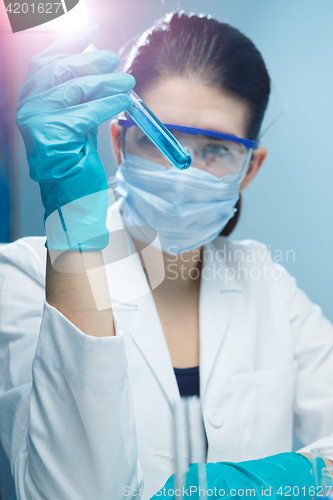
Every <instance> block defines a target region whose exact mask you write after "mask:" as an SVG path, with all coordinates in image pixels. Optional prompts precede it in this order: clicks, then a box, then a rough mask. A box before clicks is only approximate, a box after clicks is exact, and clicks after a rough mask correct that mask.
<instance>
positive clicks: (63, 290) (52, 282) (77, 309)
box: [46, 251, 115, 337]
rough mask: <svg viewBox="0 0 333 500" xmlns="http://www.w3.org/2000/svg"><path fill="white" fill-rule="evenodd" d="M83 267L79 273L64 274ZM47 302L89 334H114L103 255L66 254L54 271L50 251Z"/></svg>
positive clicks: (58, 259) (91, 253)
mask: <svg viewBox="0 0 333 500" xmlns="http://www.w3.org/2000/svg"><path fill="white" fill-rule="evenodd" d="M80 267H81V269H82V270H83V271H82V272H80V273H70V272H62V271H63V270H66V271H68V270H71V269H78V268H80ZM56 269H58V270H56ZM59 269H61V271H59ZM88 270H90V274H89V277H88ZM91 270H93V273H92V272H91ZM46 300H47V302H48V303H49V304H50V305H51V306H53V307H55V308H56V309H58V311H60V312H61V313H62V314H63V315H64V316H65V317H66V318H67V319H68V320H69V321H70V322H71V323H73V324H74V325H75V326H76V327H77V328H79V329H80V330H81V331H82V332H83V333H85V334H86V335H91V336H93V337H108V336H113V335H115V328H114V322H113V313H112V308H111V301H110V298H109V289H108V284H107V279H106V273H105V268H104V263H103V256H102V252H99V251H98V252H97V251H96V252H70V251H67V252H64V253H63V254H61V255H60V256H59V257H58V258H57V265H56V266H55V268H54V267H53V266H52V263H51V259H50V254H49V252H47V265H46ZM101 303H102V304H103V307H102V309H101V306H100V304H101Z"/></svg>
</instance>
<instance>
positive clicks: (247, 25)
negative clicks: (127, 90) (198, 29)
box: [0, 0, 333, 321]
mask: <svg viewBox="0 0 333 500" xmlns="http://www.w3.org/2000/svg"><path fill="white" fill-rule="evenodd" d="M81 1H84V0H81ZM85 4H86V6H87V8H88V9H89V11H90V18H91V19H94V20H96V21H97V22H99V24H100V26H101V32H100V35H99V36H98V38H97V40H96V46H97V47H98V48H108V49H111V50H113V51H118V49H119V48H120V47H121V46H122V45H123V44H124V43H125V42H126V41H127V40H129V39H130V38H132V37H133V36H135V35H137V34H139V33H140V32H141V31H143V30H144V29H146V28H148V27H149V26H150V24H151V23H152V22H153V21H154V20H155V19H156V18H157V17H159V16H161V15H162V14H164V13H166V12H169V11H170V10H173V9H177V7H178V8H180V9H184V10H185V11H186V12H191V11H193V12H195V13H200V12H202V13H204V14H211V15H212V16H213V17H216V18H217V19H219V20H223V21H228V22H230V23H231V24H232V25H234V26H236V27H238V28H239V29H240V30H241V31H242V32H244V33H245V34H246V35H248V36H249V37H250V38H251V39H252V40H253V41H254V43H255V44H256V45H257V47H258V48H259V50H260V51H261V53H262V55H263V57H264V59H265V61H266V63H267V66H268V70H269V72H270V75H271V78H272V82H273V89H272V95H271V101H270V105H269V110H268V113H267V116H266V119H265V122H264V126H263V129H265V128H266V127H267V126H268V125H269V124H270V123H271V122H272V121H273V120H274V119H275V118H276V116H277V115H280V117H279V118H278V120H277V121H276V122H275V124H274V125H273V127H272V128H271V129H270V131H269V132H268V133H267V134H266V135H265V136H264V138H263V141H262V142H263V145H264V146H265V147H267V148H268V157H267V160H266V162H265V164H264V166H263V168H262V171H261V172H260V173H259V175H258V177H257V178H256V179H255V181H254V182H253V184H251V185H250V186H249V187H248V188H247V189H246V191H245V192H244V195H243V202H244V203H243V212H242V217H241V221H240V223H239V225H238V226H237V229H236V231H235V232H234V233H233V239H244V238H251V239H256V240H259V241H261V242H263V243H265V244H267V245H268V246H269V248H270V249H271V250H272V251H273V256H277V255H279V256H280V259H281V255H282V261H281V264H283V265H284V266H285V267H286V268H287V269H288V270H289V272H290V273H291V274H293V275H294V276H295V277H296V278H297V281H298V285H299V286H300V287H301V288H303V289H304V290H305V291H306V293H307V294H308V295H309V297H310V298H311V299H312V300H313V301H314V302H316V303H318V304H319V305H320V306H321V307H322V308H323V310H324V313H325V315H326V316H327V317H328V318H329V319H330V320H331V321H333V310H332V307H331V302H332V281H333V265H332V261H331V254H332V250H333V233H332V223H331V218H332V214H333V198H332V196H331V189H332V184H333V168H332V143H333V141H332V115H333V99H332V89H333V55H332V53H333V30H332V19H333V1H332V0H319V1H317V2H315V1H314V0H311V1H310V0H292V1H290V0H179V1H178V2H175V1H169V0H165V1H164V2H163V3H162V2H160V1H158V0H141V1H135V0H122V1H119V0H116V1H115V0H113V1H112V2H110V1H106V0H86V1H85ZM45 26H46V25H45ZM2 36H5V35H2ZM7 36H10V35H7ZM12 36H13V35H12ZM15 36H16V41H15V54H16V57H15V58H14V59H15V60H13V63H12V64H13V65H14V68H13V69H12V73H13V85H12V91H13V92H14V93H15V99H17V96H16V94H17V92H18V89H19V87H20V86H21V85H22V83H23V81H24V79H25V76H26V72H27V66H28V62H29V59H30V57H31V56H32V55H33V54H34V53H37V52H38V51H39V50H41V49H42V48H43V47H45V46H46V45H47V44H48V43H50V42H51V41H52V40H53V39H54V38H55V37H56V35H55V34H54V33H48V32H47V29H46V28H44V32H40V33H39V34H38V36H37V34H36V36H35V37H33V36H31V33H30V35H29V32H26V33H21V34H17V35H15ZM0 38H1V36H0ZM0 43H1V39H0ZM13 119H14V118H13V117H12V120H13ZM13 140H14V143H15V147H14V150H15V151H14V153H13V159H12V165H13V169H14V172H15V179H16V181H15V183H14V191H13V197H14V222H13V224H12V234H11V239H16V238H18V237H21V236H26V235H33V234H35V235H36V234H39V235H41V234H44V229H43V209H42V205H41V202H40V196H39V189H38V186H37V185H35V184H34V183H33V182H32V181H31V180H30V179H29V177H28V173H27V172H28V168H27V163H26V159H25V151H24V146H23V142H22V139H21V137H20V136H19V134H18V132H14V139H13ZM99 153H100V156H101V159H102V161H103V164H104V166H105V169H106V171H107V173H108V174H111V173H113V172H114V169H115V163H114V159H113V157H112V152H111V146H110V138H109V124H103V125H102V126H101V127H100V139H99ZM288 250H292V251H293V252H294V253H289V260H288V261H286V252H287V251H288ZM277 251H279V253H277ZM293 255H294V256H295V258H293Z"/></svg>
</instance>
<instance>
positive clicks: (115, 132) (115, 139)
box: [110, 120, 121, 167]
mask: <svg viewBox="0 0 333 500" xmlns="http://www.w3.org/2000/svg"><path fill="white" fill-rule="evenodd" d="M110 130H111V142H112V151H113V154H114V157H115V159H116V162H117V166H118V167H119V165H120V163H121V153H120V151H121V145H120V130H121V129H120V126H119V125H118V120H112V122H111V129H110Z"/></svg>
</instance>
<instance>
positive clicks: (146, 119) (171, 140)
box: [84, 44, 192, 170]
mask: <svg viewBox="0 0 333 500" xmlns="http://www.w3.org/2000/svg"><path fill="white" fill-rule="evenodd" d="M93 50H97V49H96V47H95V46H94V45H93V44H91V45H89V47H88V48H87V49H86V50H84V52H91V51H93ZM128 93H129V95H130V96H131V97H132V102H131V104H130V105H129V107H128V108H127V110H126V113H127V114H128V115H129V116H130V117H131V118H132V120H133V121H135V123H136V124H137V125H138V127H140V128H141V130H142V131H143V132H144V133H145V134H146V136H147V137H149V139H150V140H151V141H152V142H153V143H154V144H155V146H156V147H157V148H158V149H159V150H160V151H161V153H162V154H163V155H164V156H165V157H166V158H167V159H168V160H169V161H170V162H171V163H172V165H174V166H175V167H177V168H179V169H180V170H184V169H187V168H189V167H190V166H191V162H192V158H191V155H190V154H189V153H188V152H187V151H186V149H184V148H183V146H182V145H181V144H180V143H179V142H178V141H177V139H176V138H175V137H174V136H173V135H172V134H171V132H169V130H168V129H167V128H166V127H165V126H164V125H163V123H162V122H160V120H159V119H158V118H157V117H156V116H155V115H154V113H153V112H152V111H151V110H150V109H149V108H148V106H146V104H145V103H144V102H143V101H142V99H140V97H139V96H138V95H137V94H136V93H135V92H134V90H131V91H130V92H128Z"/></svg>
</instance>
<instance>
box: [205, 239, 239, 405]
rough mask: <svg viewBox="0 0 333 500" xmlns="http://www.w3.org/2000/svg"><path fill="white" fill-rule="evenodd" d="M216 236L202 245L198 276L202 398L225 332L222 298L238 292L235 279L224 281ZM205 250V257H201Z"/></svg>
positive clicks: (227, 318)
mask: <svg viewBox="0 0 333 500" xmlns="http://www.w3.org/2000/svg"><path fill="white" fill-rule="evenodd" d="M220 240H224V238H223V239H222V238H217V239H216V240H214V242H212V243H209V244H208V245H205V246H204V252H203V264H202V278H201V284H200V294H199V332H200V394H201V398H202V401H203V399H204V396H205V392H206V389H207V386H208V383H209V378H210V376H211V373H212V371H213V368H214V365H215V362H216V359H217V355H218V352H219V350H220V348H221V346H222V343H223V339H224V337H225V334H226V332H227V329H228V326H229V323H230V316H229V312H228V308H227V304H226V301H225V293H228V292H232V293H234V292H235V291H236V292H239V291H242V287H241V286H240V284H239V283H238V282H237V280H235V279H228V280H226V279H225V277H226V276H227V270H228V266H227V264H226V262H223V261H218V260H217V258H216V255H217V254H216V252H217V250H218V248H219V246H220V245H221V242H222V241H220ZM205 250H206V253H207V254H208V257H207V258H206V257H205Z"/></svg>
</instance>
